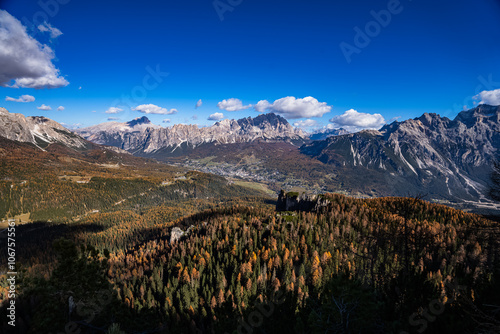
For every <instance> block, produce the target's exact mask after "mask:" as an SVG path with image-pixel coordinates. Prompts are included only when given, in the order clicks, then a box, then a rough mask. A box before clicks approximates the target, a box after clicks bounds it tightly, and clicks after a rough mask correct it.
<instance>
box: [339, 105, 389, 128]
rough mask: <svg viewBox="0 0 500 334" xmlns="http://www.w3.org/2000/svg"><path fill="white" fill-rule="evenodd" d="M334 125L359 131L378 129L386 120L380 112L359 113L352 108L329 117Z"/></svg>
mask: <svg viewBox="0 0 500 334" xmlns="http://www.w3.org/2000/svg"><path fill="white" fill-rule="evenodd" d="M330 122H331V123H333V124H334V125H335V126H336V127H339V128H344V129H346V130H348V131H360V130H364V129H375V130H378V129H380V128H381V127H382V126H383V125H384V124H385V123H386V122H385V119H384V117H383V116H382V115H381V114H368V113H360V112H357V111H356V110H354V109H349V110H347V111H345V112H344V113H343V114H342V115H338V116H335V117H333V118H332V119H330Z"/></svg>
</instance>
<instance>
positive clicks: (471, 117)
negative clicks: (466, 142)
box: [455, 104, 500, 127]
mask: <svg viewBox="0 0 500 334" xmlns="http://www.w3.org/2000/svg"><path fill="white" fill-rule="evenodd" d="M484 120H487V121H488V120H489V121H492V122H498V121H499V120H500V106H491V105H488V104H480V105H478V106H477V107H475V108H473V109H470V110H464V111H462V112H460V113H459V114H458V115H457V117H455V121H459V122H462V123H464V124H465V125H467V126H468V127H470V126H471V125H473V124H474V123H476V122H477V121H484Z"/></svg>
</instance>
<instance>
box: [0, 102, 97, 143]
mask: <svg viewBox="0 0 500 334" xmlns="http://www.w3.org/2000/svg"><path fill="white" fill-rule="evenodd" d="M0 136H2V137H5V138H7V139H10V140H16V141H19V142H25V143H32V144H34V145H36V146H38V147H39V148H42V149H43V148H45V147H47V146H48V145H49V144H52V143H60V144H63V145H65V146H67V147H71V148H76V149H84V148H87V147H88V145H89V144H90V143H89V142H88V141H86V140H85V139H83V138H82V137H80V136H78V135H75V134H74V133H73V132H71V131H70V130H68V129H66V128H65V127H63V126H62V125H61V124H59V123H57V122H55V121H53V120H51V119H48V118H46V117H43V116H30V117H25V116H24V115H22V114H14V113H10V112H8V111H7V109H5V108H0ZM90 145H91V144H90Z"/></svg>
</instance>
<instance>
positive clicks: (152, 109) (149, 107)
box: [132, 104, 177, 115]
mask: <svg viewBox="0 0 500 334" xmlns="http://www.w3.org/2000/svg"><path fill="white" fill-rule="evenodd" d="M132 110H136V111H139V112H142V113H144V114H160V115H171V114H176V113H177V109H170V110H168V109H166V108H162V107H159V106H157V105H154V104H141V105H139V106H137V107H135V108H132Z"/></svg>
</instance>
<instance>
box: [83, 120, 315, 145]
mask: <svg viewBox="0 0 500 334" xmlns="http://www.w3.org/2000/svg"><path fill="white" fill-rule="evenodd" d="M76 131H77V132H78V133H79V134H81V135H82V136H83V137H84V138H86V139H88V140H90V141H92V142H95V143H98V144H103V145H112V146H116V147H119V148H122V149H125V150H128V151H130V152H134V153H145V154H149V153H154V152H157V151H159V150H162V151H164V152H167V151H170V152H175V151H176V150H179V149H180V150H185V149H186V148H195V147H197V146H199V145H201V144H205V143H216V144H228V143H241V142H252V141H254V140H263V141H287V142H296V143H299V144H302V143H304V142H305V141H306V140H307V136H306V134H305V133H303V132H302V130H300V129H296V128H293V127H292V126H291V125H290V124H289V123H288V122H287V120H286V119H284V118H283V117H281V116H278V115H275V114H272V113H271V114H262V115H259V116H257V117H255V118H252V117H248V118H243V119H240V120H237V121H236V120H229V119H225V120H223V121H220V122H217V123H215V124H214V125H212V126H210V127H201V128H200V127H198V126H196V125H184V124H176V125H174V126H172V127H168V128H163V127H160V126H155V125H152V124H151V122H150V121H149V120H148V119H147V118H146V117H142V118H140V119H136V120H134V121H132V122H128V123H117V122H110V123H104V124H99V125H96V126H92V127H88V128H84V129H78V130H76Z"/></svg>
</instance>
